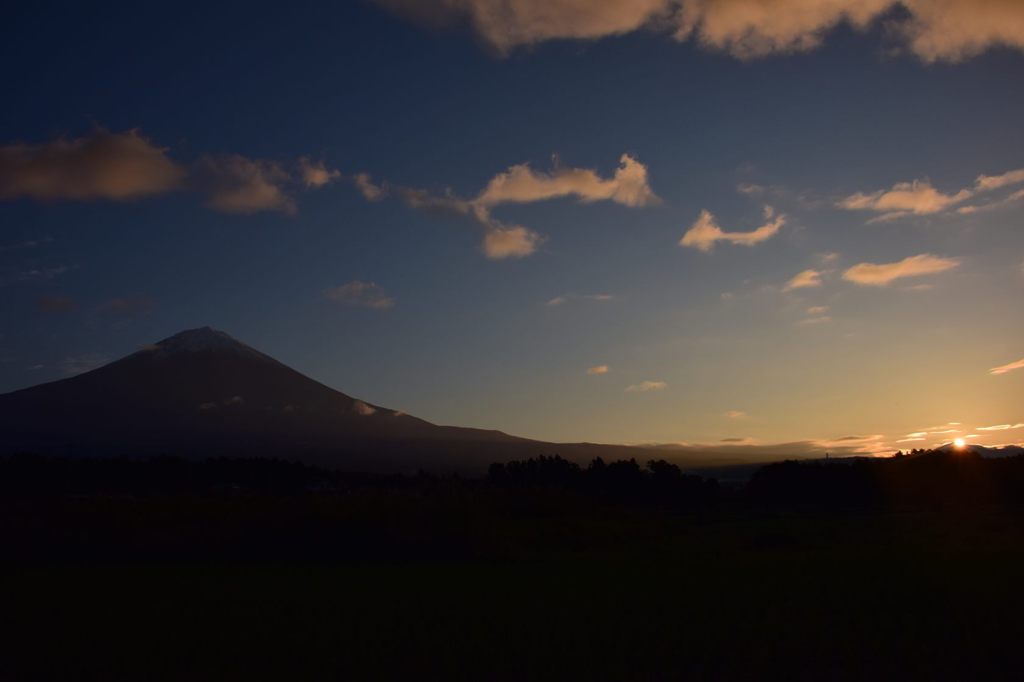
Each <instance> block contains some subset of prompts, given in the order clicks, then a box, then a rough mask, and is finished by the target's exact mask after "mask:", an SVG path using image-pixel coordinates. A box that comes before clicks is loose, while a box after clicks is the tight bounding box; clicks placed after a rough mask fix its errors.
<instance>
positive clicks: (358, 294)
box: [324, 280, 395, 310]
mask: <svg viewBox="0 0 1024 682" xmlns="http://www.w3.org/2000/svg"><path fill="white" fill-rule="evenodd" d="M324 297H325V298H327V299H328V300H330V301H334V302H335V303H342V304H344V305H351V306H358V307H361V308H373V309H375V310H387V309H388V308H393V307H394V305H395V299H393V298H392V297H390V296H388V295H387V293H385V291H384V290H383V289H382V288H381V287H380V286H378V285H377V284H375V283H373V282H361V281H359V280H353V281H351V282H349V283H348V284H342V285H341V286H338V287H334V288H333V289H327V290H326V291H324Z"/></svg>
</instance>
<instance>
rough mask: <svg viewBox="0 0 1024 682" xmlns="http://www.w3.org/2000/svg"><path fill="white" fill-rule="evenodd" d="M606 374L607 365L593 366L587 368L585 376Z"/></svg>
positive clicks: (607, 370)
mask: <svg viewBox="0 0 1024 682" xmlns="http://www.w3.org/2000/svg"><path fill="white" fill-rule="evenodd" d="M608 372H609V368H608V365H594V366H593V367H588V368H587V374H591V375H598V374H607V373H608Z"/></svg>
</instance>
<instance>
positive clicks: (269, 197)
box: [196, 154, 295, 214]
mask: <svg viewBox="0 0 1024 682" xmlns="http://www.w3.org/2000/svg"><path fill="white" fill-rule="evenodd" d="M290 180H291V177H290V176H289V175H288V173H287V172H285V170H284V169H282V168H281V167H280V166H279V165H278V164H276V163H274V162H271V161H258V160H254V159H249V158H246V157H244V156H239V155H238V154H227V155H223V156H205V157H203V158H201V159H200V160H199V162H198V163H197V164H196V182H197V183H198V184H197V187H199V188H201V189H202V190H203V191H204V192H206V193H207V194H208V195H209V199H208V200H207V205H208V206H209V207H210V208H212V209H214V210H217V211H221V212H223V213H240V214H251V213H259V212H261V211H282V212H284V213H294V212H295V202H294V201H292V199H291V197H289V196H288V194H287V193H286V192H285V189H284V187H285V185H286V184H287V183H288V182H289V181H290Z"/></svg>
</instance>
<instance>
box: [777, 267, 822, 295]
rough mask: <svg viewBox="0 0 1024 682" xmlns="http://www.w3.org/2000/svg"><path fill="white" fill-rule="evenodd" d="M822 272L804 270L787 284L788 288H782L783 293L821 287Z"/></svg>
mask: <svg viewBox="0 0 1024 682" xmlns="http://www.w3.org/2000/svg"><path fill="white" fill-rule="evenodd" d="M821 275H822V273H821V271H820V270H804V271H803V272H801V273H798V274H797V275H796V276H795V277H793V279H791V280H789V281H788V282H787V283H786V286H784V287H783V288H782V290H783V291H793V290H794V289H807V288H810V287H820V286H821Z"/></svg>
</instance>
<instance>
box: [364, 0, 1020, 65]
mask: <svg viewBox="0 0 1024 682" xmlns="http://www.w3.org/2000/svg"><path fill="white" fill-rule="evenodd" d="M376 2H377V4H379V5H381V6H383V7H385V8H387V9H389V10H391V11H393V12H395V13H397V14H400V15H402V16H405V17H407V18H410V19H412V20H414V21H417V22H419V23H423V24H427V25H429V26H433V27H447V26H453V25H462V24H467V25H469V26H471V27H472V29H473V30H474V32H475V33H476V34H477V35H478V36H479V37H480V38H481V39H482V40H483V41H484V42H485V43H487V44H488V45H490V46H491V47H492V48H493V49H494V50H496V51H497V52H498V53H499V54H507V53H509V52H510V51H512V50H513V49H515V48H517V47H520V46H526V45H533V44H536V43H540V42H544V41H548V40H559V39H598V38H604V37H607V36H614V35H621V34H624V33H630V32H633V31H637V30H641V29H648V30H651V31H657V32H662V33H670V34H671V35H672V36H673V37H674V38H675V39H676V40H693V41H695V42H697V43H698V44H700V45H701V46H703V47H705V48H706V49H710V50H715V51H721V52H725V53H727V54H730V55H732V56H734V57H737V58H739V59H753V58H757V57H765V56H769V55H774V54H787V53H794V52H806V51H809V50H813V49H815V48H817V47H818V46H820V45H821V44H822V43H823V42H824V40H825V37H826V35H827V34H828V32H829V31H830V30H831V29H833V28H835V27H836V26H838V25H840V24H846V25H849V26H852V27H853V28H855V29H865V28H867V27H868V26H871V25H875V24H879V23H882V22H883V21H884V22H885V25H886V27H887V28H888V29H889V30H888V32H887V34H888V36H889V37H890V39H892V40H895V41H896V42H897V44H898V45H899V46H902V48H903V49H906V50H908V51H910V52H912V53H913V54H915V55H917V56H918V57H919V58H920V59H922V60H924V61H928V62H932V61H960V60H962V59H965V58H967V57H971V56H973V55H975V54H978V53H980V52H982V51H984V50H986V49H988V48H990V47H993V46H1006V47H1010V48H1016V49H1022V48H1024V4H1022V3H1021V2H1019V0H601V1H600V2H596V1H592V0H376Z"/></svg>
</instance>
